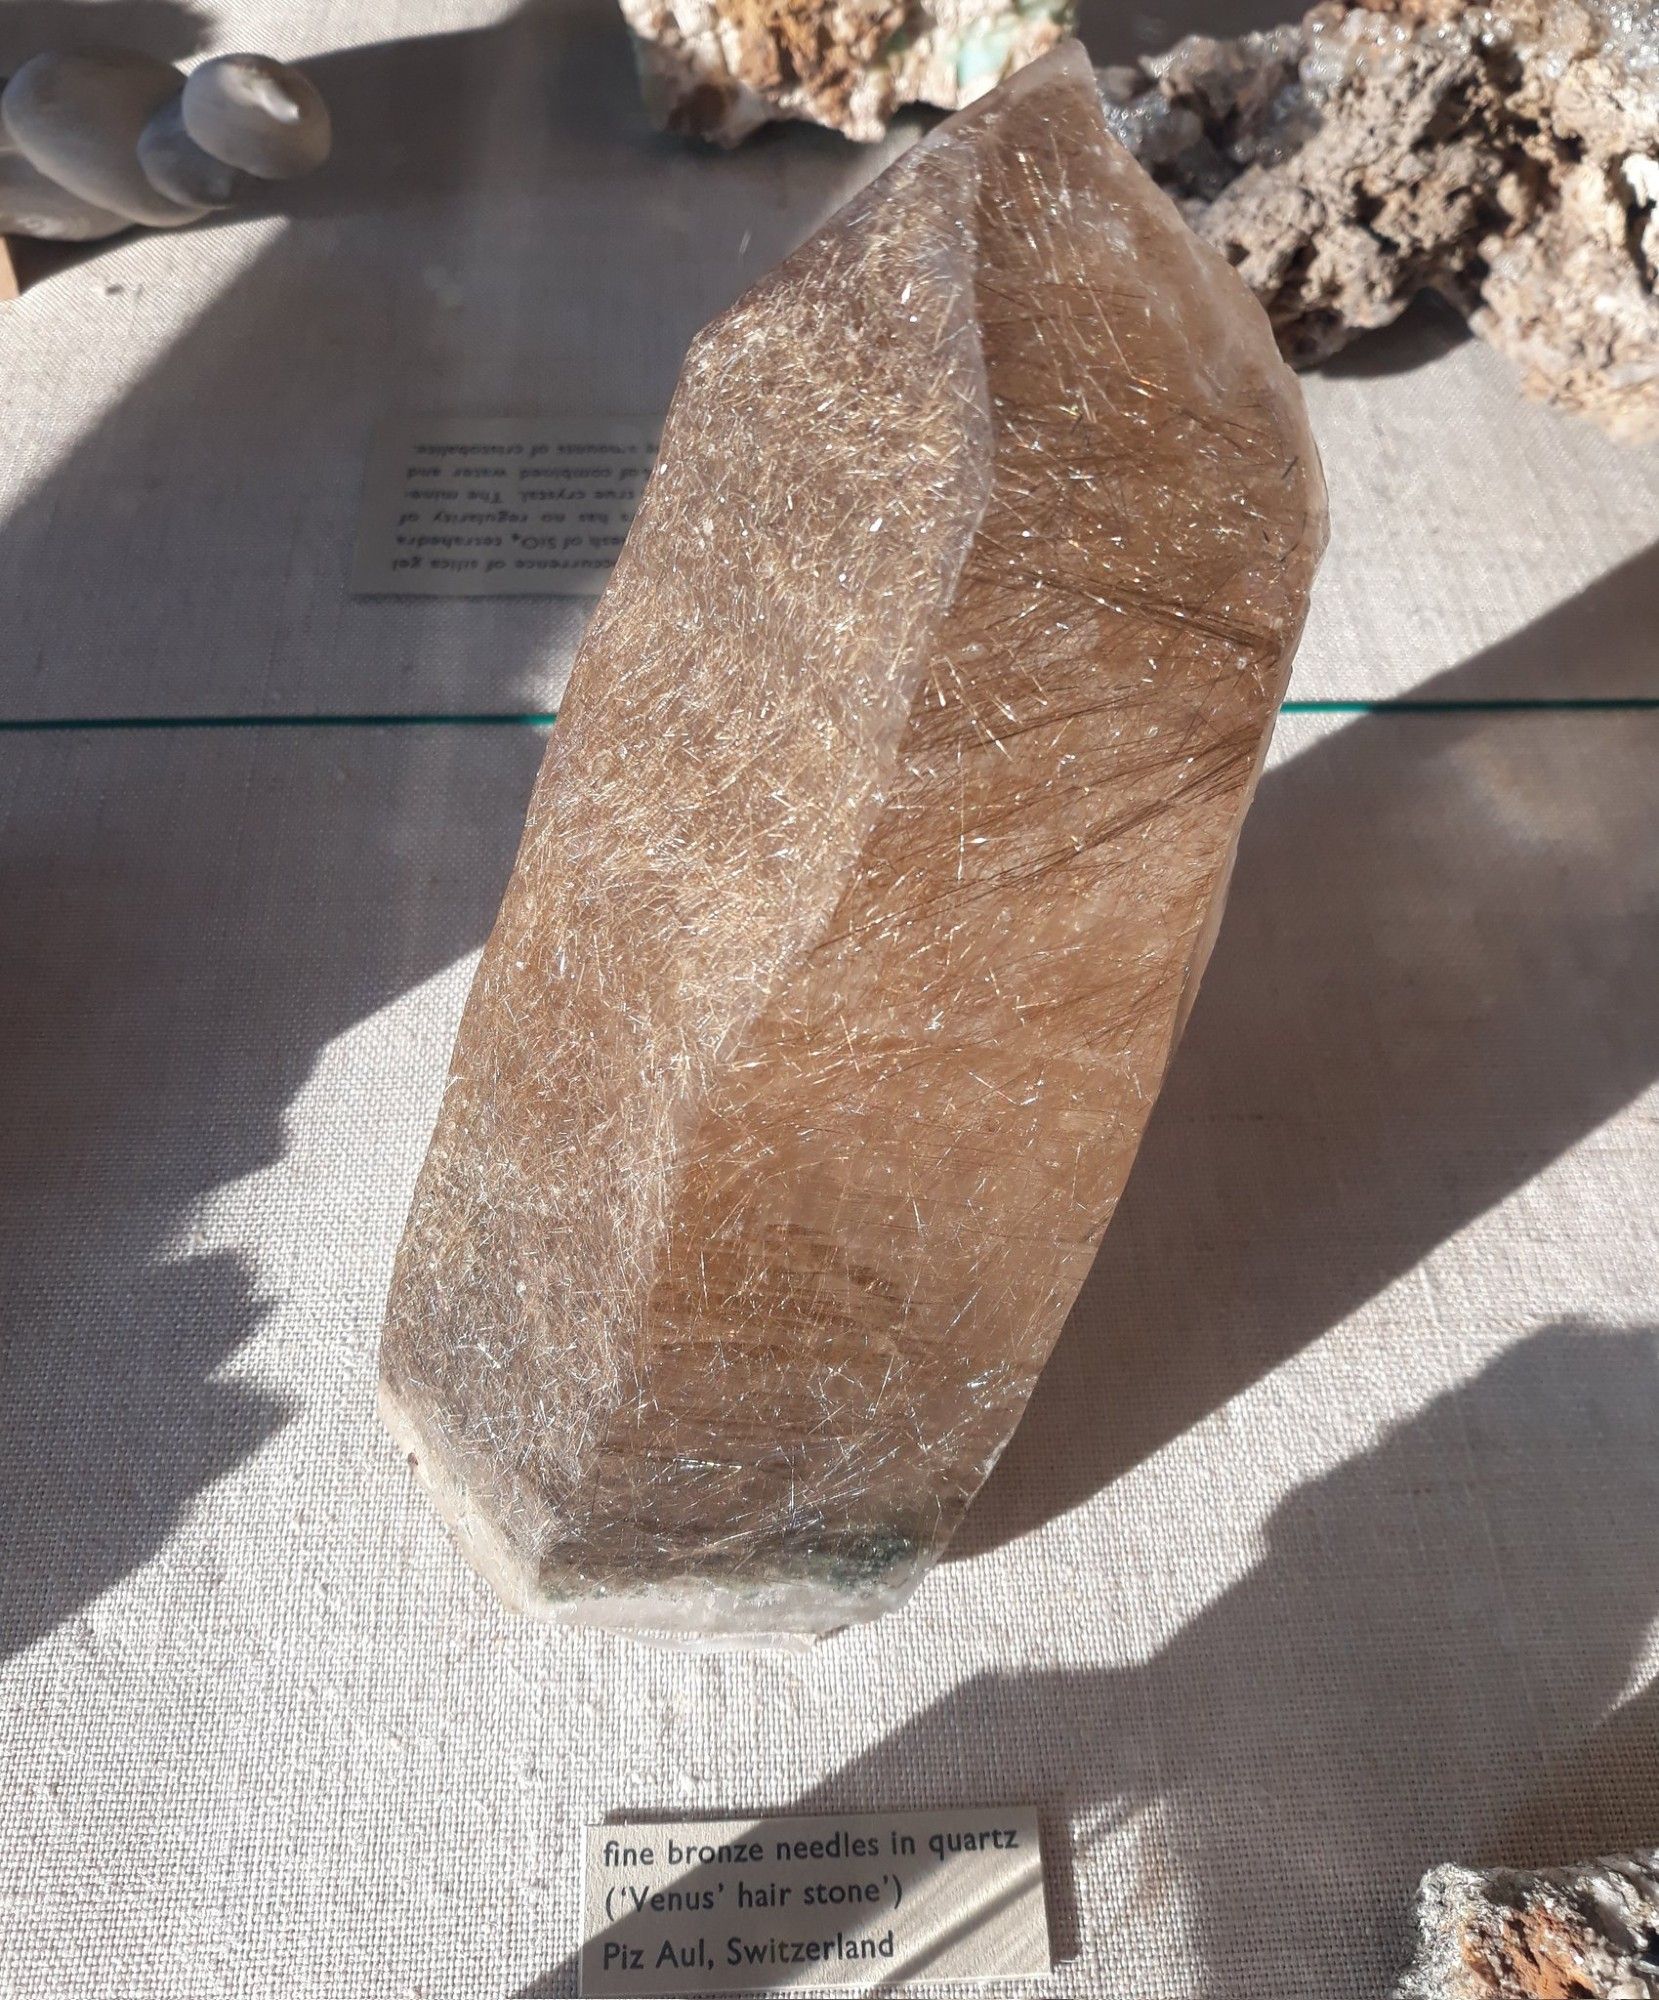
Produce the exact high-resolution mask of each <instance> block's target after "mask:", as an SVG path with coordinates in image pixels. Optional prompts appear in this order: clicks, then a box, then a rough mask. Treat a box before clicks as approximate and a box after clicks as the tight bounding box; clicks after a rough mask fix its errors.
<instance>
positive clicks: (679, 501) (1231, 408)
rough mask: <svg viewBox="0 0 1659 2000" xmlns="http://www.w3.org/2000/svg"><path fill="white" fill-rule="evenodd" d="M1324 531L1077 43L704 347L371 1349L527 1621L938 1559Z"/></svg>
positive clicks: (1214, 872) (1179, 234) (1204, 253)
mask: <svg viewBox="0 0 1659 2000" xmlns="http://www.w3.org/2000/svg"><path fill="white" fill-rule="evenodd" d="M1323 535H1324V500H1323V489H1322V485H1321V481H1320V476H1319V470H1318V465H1317V460H1316V457H1315V453H1314V449H1313V445H1312V443H1311V441H1310V438H1309V434H1308V430H1307V426H1306V422H1305V417H1304V413H1303V409H1302V405H1301V398H1300V393H1299V390H1298V388H1297V385H1296V382H1295V378H1294V377H1293V376H1292V375H1291V374H1290V372H1289V371H1288V370H1287V369H1286V368H1285V366H1284V364H1283V363H1282V361H1281V360H1280V358H1279V356H1278V353H1277V351H1276V350H1275V348H1274V345H1273V341H1272V337H1271V333H1270V331H1269V329H1268V326H1267V322H1266V320H1265V318H1264V317H1263V315H1262V313H1261V310H1260V308H1259V307H1258V306H1257V305H1256V303H1255V301H1254V300H1253V299H1252V298H1251V297H1250V295H1249V294H1248V292H1247V291H1246V290H1245V289H1244V287H1243V286H1242V285H1240V284H1239V282H1238V280H1237V278H1236V277H1235V276H1234V275H1233V273H1232V272H1231V271H1230V270H1229V269H1228V268H1227V266H1226V265H1225V263H1224V262H1223V261H1222V260H1221V259H1220V258H1219V257H1217V256H1216V255H1215V253H1214V252H1213V251H1211V250H1209V249H1207V248H1206V247H1205V246H1204V245H1202V244H1201V243H1199V241H1198V240H1197V239H1196V238H1195V237H1194V236H1193V235H1192V234H1191V232H1190V231H1188V230H1187V229H1186V228H1185V226H1184V225H1183V224H1182V223H1181V221H1180V219H1179V217H1178V216H1177V214H1176V213H1175V210H1174V209H1173V208H1172V207H1171V205H1170V204H1169V203H1168V202H1167V201H1166V200H1165V198H1164V197H1163V196H1162V195H1160V194H1159V193H1158V192H1157V190H1156V189H1155V188H1154V187H1153V185H1152V183H1151V182H1150V181H1149V180H1148V179H1147V178H1146V176H1145V175H1144V174H1143V173H1142V172H1141V170H1140V169H1139V168H1138V167H1137V166H1136V165H1135V163H1134V162H1133V160H1132V159H1131V158H1130V157H1129V155H1128V154H1127V153H1126V152H1124V151H1123V149H1122V148H1121V147H1120V146H1119V145H1118V144H1117V143H1116V141H1115V140H1113V139H1112V138H1111V136H1110V135H1109V134H1108V132H1107V131H1106V128H1105V123H1104V119H1103V115H1102V111H1101V107H1100V99H1099V95H1098V92H1097V90H1096V88H1095V83H1094V78H1093V75H1092V73H1091V71H1090V69H1089V67H1088V64H1087V61H1086V58H1085V57H1084V55H1083V53H1082V51H1081V49H1080V48H1079V47H1078V46H1077V45H1076V44H1075V43H1068V44H1067V45H1066V46H1065V47H1064V48H1063V49H1061V50H1059V51H1057V52H1056V53H1055V54H1053V55H1051V56H1049V57H1046V58H1044V59H1043V60H1042V61H1041V62H1039V63H1037V64H1035V65H1033V66H1032V67H1031V68H1029V69H1027V70H1024V71H1022V72H1021V73H1020V74H1019V75H1018V76H1017V77H1015V78H1014V79H1013V80H1012V81H1011V82H1009V83H1008V84H1006V85H1004V86H1002V88H1001V89H1000V90H999V91H998V92H996V93H995V94H994V95H993V96H992V97H989V98H987V99H986V100H985V101H984V102H983V104H981V105H979V106H976V107H974V108H973V109H971V110H969V111H966V112H962V113H959V114H958V116H957V117H956V118H954V119H952V120H950V121H949V122H948V123H946V124H945V125H943V126H941V127H940V128H939V130H938V131H937V132H935V133H934V134H933V135H931V137H929V138H928V139H927V140H925V141H924V142H923V143H921V144H920V145H918V146H917V147H915V148H913V149H912V150H911V151H910V152H909V153H908V154H907V155H906V156H905V157H904V158H903V160H902V161H900V163H899V164H898V165H897V166H895V167H894V168H892V169H891V170H890V171H889V172H888V173H887V174H886V175H885V176H883V178H882V179H881V180H880V181H878V182H876V183H875V184H874V185H873V186H872V187H871V188H870V189H869V190H867V191H866V192H865V193H864V194H863V195H861V196H860V197H859V198H858V199H857V200H856V201H855V202H854V203H853V204H852V205H851V206H849V207H848V208H847V209H846V210H844V211H843V212H842V213H841V214H840V215H839V216H837V217H836V218H835V219H834V220H833V221H832V222H831V223H830V224H829V226H828V227H827V228H826V229H825V230H824V231H823V232H822V233H821V234H820V235H819V236H818V237H817V238H816V239H814V240H813V241H812V242H810V243H809V244H808V245H807V246H806V247H805V248H804V249H803V250H801V251H800V252H798V253H797V254H796V255H795V256H794V257H793V258H791V259H790V260H789V261H788V262H787V263H786V264H784V265H783V266H782V267H781V268H780V269H778V270H777V271H776V272H774V273H773V274H772V275H771V276H770V277H768V278H767V279H766V280H764V281H763V282H762V283H761V284H760V285H758V286H757V287H756V288H755V289H754V290H753V291H751V292H750V293H749V294H748V295H747V296H746V297H745V298H743V299H742V300H740V301H739V302H738V304H737V305H736V306H734V307H733V308H732V309H731V310H730V311H729V312H728V313H727V314H726V315H725V316H724V317H723V318H721V319H720V320H718V321H717V322H715V324H714V325H713V326H711V327H710V328H709V329H708V330H707V331H706V332H705V333H704V334H703V335H701V336H700V337H699V339H698V340H697V341H696V342H695V343H694V345H693V347H692V350H691V353H690V355H689V357H688V359H687V362H686V365H685V370H684V373H683V375H682V378H681V381H680V385H679V388H678V390H677V392H676V395H675V398H674V402H673V406H672V408H671V410H670V412H669V415H668V419H667V423H666V427H665V431H664V436H663V442H662V449H661V456H660V460H659V463H658V466H657V469H656V471H655V473H654V475H653V477H652V479H651V481H650V483H649V485H648V487H647V490H646V493H645V496H644V500H643V504H642V506H641V508H640V511H639V515H638V518H637V520H636V522H635V524H634V528H633V531H632V533H631V534H630V536H629V539H628V543H627V546H626V548H625V549H624V550H623V553H622V557H621V560H620V561H619V562H618V564H617V567H616V571H615V574H614V576H613V578H612V580H611V583H610V586H609V588H608V590H607V592H606V594H605V596H604V598H603V600H602V601H601V603H600V606H599V608H598V611H597V613H596V615H595V617H594V620H593V623H592V626H591V627H590V629H589V632H588V635H587V637H586V639H585V641H584V644H583V647H582V650H581V653H580V655H579V657H578V660H577V663H576V666H575V670H574V673H573V676H572V679H571V683H570V691H569V695H568V699H567V702H566V705H565V707H564V710H563V712H562V714H561V717H560V721H559V724H558V727H557V729H556V730H555V731H554V733H553V739H552V742H551V745H550V748H549V752H548V756H547V760H546V763H545V765H544V768H543V771H542V774H541V777H540V780H539V782H538V784H537V787H536V792H535V796H534V799H533V801H532V804H531V808H530V817H529V824H528V827H527V829H526V832H525V836H524V844H523V847H522V849H521V850H520V854H519V858H518V863H517V866H516V868H515V871H514V874H513V878H512V882H511V884H510V886H509V888H508V891H507V896H506V900H505V903H504V905H503V907H502V911H501V914H500V917H499V920H498V922H497V924H496V927H495V930H494V932H493V934H492V935H491V937H490V940H489V943H488V945H487V947H486V950H485V953H484V957H483V961H482V964H481V965H480V967H479V971H478V974H477V978H476V982H475V984H474V987H473V991H472V995H471V998H470V1000H469V1002H468V1005H467V1010H466V1015H465V1018H464V1020H463V1022H462V1025H461V1030H460V1035H459V1039H458V1042H457V1045H456V1051H455V1059H454V1068H453V1072H452V1075H451V1079H450V1083H449V1086H448V1091H447V1094H446V1096H445V1099H444V1103H443V1108H442V1113H441V1116H440V1119H439V1122H438V1128H437V1132H436V1134H435V1136H434V1139H433V1142H432V1148H431V1152H430V1154H429V1157H428V1159H427V1162H426V1166H425V1169H424V1171H423V1173H422V1176H421V1180H420V1184H419V1188H418V1191H417V1193H416V1196H415V1201H414V1207H413V1212H412V1215H411V1218H410V1223H409V1229H408V1233H407V1236H406V1238H405V1241H404V1243H403V1246H402V1250H401V1252H400V1255H399V1258H398V1263H397V1269H396V1274H395V1278H394V1283H393V1290H392V1298H391V1305H390V1312H389V1318H388V1323H387V1330H386V1335H385V1342H384V1348H383V1354H382V1374H383V1407H384V1410H385V1414H386V1416H387V1419H388V1421H389V1423H390V1426H391V1428H392V1430H393V1432H394V1433H395V1435H396V1436H397V1437H398V1438H399V1440H400V1441H401V1442H402V1443H403V1444H404V1445H405V1447H406V1448H407V1450H408V1451H409V1453H410V1454H411V1456H412V1458H413V1460H414V1462H415V1465H416V1468H417V1471H418V1472H419V1474H420V1476H421V1477H422V1478H423V1479H424V1480H425V1481H426V1482H427V1483H428V1484H429V1485H430V1486H431V1488H432V1490H433V1492H434V1494H435V1496H436V1498H437V1500H438V1502H439V1505H440V1507H441V1508H442V1510H443V1512H444V1513H445V1515H446V1516H447V1517H448V1519H449V1520H450V1522H451V1523H452V1524H453V1526H454V1527H455V1529H456V1531H457V1533H458V1535H459V1538H460V1540H461V1541H462V1543H463V1545H464V1546H465V1547H466V1548H467V1550H468V1551H469V1553H470V1554H471V1555H472V1557H473V1559H474V1560H475V1561H476V1562H477V1563H478V1565H479V1566H480V1567H481V1568H482V1569H483V1570H484V1571H485V1572H486V1574H488V1575H489V1576H490V1577H491V1579H492V1580H493V1581H494V1582H495V1583H496V1584H497V1586H498V1587H499V1588H500V1589H501V1591H502V1592H503V1594H504V1595H505V1596H506V1597H507V1598H508V1599H509V1600H510V1601H511V1602H514V1603H516V1604H519V1605H521V1606H525V1607H528V1608H531V1609H536V1610H540V1611H543V1612H553V1613H565V1614H571V1615H576V1616H585V1617H589V1618H592V1619H595V1620H599V1621H603V1622H612V1623H619V1624H626V1623H633V1624H647V1625H656V1626H679V1627H691V1628H703V1629H726V1630H739V1631H741V1630H764V1631H794V1632H812V1631H816V1630H821V1629H825V1628H828V1627H832V1626H834V1625H836V1624H839V1623H842V1622H844V1621H846V1620H848V1619H850V1618H856V1617H861V1616H870V1615H873V1614H874V1613H876V1612H878V1611H880V1610H883V1609H885V1608H887V1607H889V1606H891V1605H892V1604H894V1603H895V1602H897V1601H898V1600H899V1599H900V1598H902V1596H903V1595H904V1594H905V1593H906V1591H907V1590H908V1589H909V1587H910V1586H911V1585H912V1584H913V1582H914V1581H915V1579H916V1578H917V1576H918V1575H919V1574H920V1572H921V1571H922V1570H923V1569H924V1568H925V1567H926V1565H927V1563H928V1562H929V1561H930V1560H931V1559H932V1557H933V1556H934V1555H935V1554H936V1553H937V1551H938V1550H939V1548H940V1547H941V1546H942V1544H943V1543H944V1541H945V1540H946V1538H947V1537H948V1535H949V1533H950V1531H951V1529H952V1527H953V1526H954V1525H955V1523H956V1521H957V1520H958V1518H959V1517H960V1515H961V1513H962V1511H963V1510H964V1508H965V1507H966V1506H967V1504H968V1501H969V1499H970V1498H971V1496H972V1495H973V1493H974V1492H975V1490H976V1489H977V1488H978V1486H979V1485H980V1483H981V1481H982V1480H983V1479H984V1477H985V1475H986V1473H987V1471H988V1469H989V1468H990V1466H991V1464H992V1462H993V1461H994V1460H995V1458H996V1456H997V1454H998V1453H999V1452H1000V1450H1001V1449H1002V1447H1003V1445H1004V1444H1005V1443H1006V1442H1007V1439H1008V1437H1009V1434H1010V1432H1011V1431H1012V1429H1013V1427H1014V1425H1015V1423H1016V1421H1017V1419H1018V1417H1019V1415H1020V1412H1021V1410H1022V1409H1023V1407H1024V1405H1025V1402H1026V1399H1027V1397H1028V1395H1029V1394H1030V1391H1031V1388H1032V1385H1033V1383H1034V1381H1035V1378H1036V1375H1037V1372H1038V1370H1039V1369H1040V1368H1041V1366H1042V1364H1043V1361H1044V1358H1045V1357H1046V1355H1047V1354H1048V1351H1049V1349H1050V1347H1051V1346H1052V1344H1053V1342H1054V1340H1055V1338H1056V1336H1057V1335H1058V1333H1059V1331H1060V1327H1061V1324H1062V1322H1063V1320H1064V1318H1065V1315H1066V1312H1067V1310H1068V1308H1069V1307H1070V1305H1071V1302H1072V1299H1073V1297H1074V1295H1075V1294H1076V1292H1077V1290H1078V1287H1079V1285H1080V1284H1081V1282H1082V1280H1083V1277H1084V1275H1085V1274H1086V1272H1087V1270H1088V1267H1089V1263H1090V1260H1091V1258H1092V1257H1093V1255H1094V1252H1095V1248H1096V1246H1097V1244H1098V1242H1099V1240H1100V1236H1101V1232H1102V1231H1103V1230H1104V1228H1105V1226H1106V1223H1107V1220H1108V1218H1109V1216H1110V1215H1111V1212H1112V1208H1113V1205H1114V1203H1115V1202H1116V1200H1117V1198H1118V1194H1119V1192H1120V1190H1121V1188H1122V1186H1123V1183H1124V1179H1125V1176H1126V1175H1127V1173H1128V1171H1129V1166H1130V1162H1131V1160H1132V1159H1133V1157H1134V1153H1135V1149H1136V1145H1137V1143H1138V1141H1139V1139H1140V1136H1141V1131H1142V1128H1143V1126H1144V1124H1145V1122H1146V1118H1147V1115H1148V1113H1149V1111H1150V1109H1151V1106H1152V1101H1153V1099H1154V1097H1155V1096H1156V1094H1157V1091H1158V1087H1159V1083H1160V1080H1161V1078H1162V1076H1163V1073H1164V1067H1165V1064H1166V1063H1167V1061H1168V1059H1169V1056H1170V1052H1171V1048H1172V1045H1173V1043H1174V1040H1175V1037H1176V1034H1177V1032H1178V1029H1179V1026H1180V1023H1181V1021H1182V1019H1183V1018H1184V1015H1185V1011H1186V1008H1187V1007H1188V1005H1189V1004H1190V1001H1191V998H1192V994H1193V990H1194V985H1195V982H1196V980H1197V977H1198V973H1199V971H1200V968H1201V965H1202V961H1203V959H1204V956H1205V954H1206V952H1207V950H1208V947H1209V942H1210V939H1211V938H1212V936H1213V933H1214V926H1215V923H1216V921H1217V918H1218V916H1219V911H1220V903H1221V897H1222V894H1223V891H1224V888H1225V883H1226V878H1227V875H1228V871H1229V867H1230V863H1231V858H1232V854H1233V851H1234V843H1235V840H1236V838H1237V835H1238V832H1239V827H1240V822H1241V819H1242V816H1243V813H1244V810H1245V806H1246V803H1247V801H1248V798H1249V796H1250V792H1251V790H1252V787H1253V785H1254V782H1255V777H1256V773H1257V771H1258V769H1259V765H1260V760H1261V757H1262V755H1263V752H1264V748H1265V745H1266V741H1267V737H1268V733H1269V730H1270V727H1271V723H1272V719H1273V715H1274V712H1275V709H1276V706H1277V704H1278V701H1279V699H1280V696H1281V693H1282V690H1283V685H1284V680H1285V675H1286V672H1287V670H1288V664H1289V660H1290V655H1291V652H1292V649H1293V646H1294V644H1295V640H1296V637H1297V634H1298V631H1299V628H1300V626H1301V623H1302V618H1303V614H1304V610H1305V606H1306V601H1307V594H1308V588H1309V584H1310V580H1311V577H1312V574H1313V570H1314V565H1315V563H1316V560H1317V558H1318V554H1319V551H1320V547H1321V544H1322V540H1323ZM1102 1422H1103V1423H1109V1422H1110V1413H1109V1412H1103V1413H1102Z"/></svg>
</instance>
